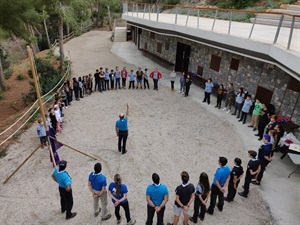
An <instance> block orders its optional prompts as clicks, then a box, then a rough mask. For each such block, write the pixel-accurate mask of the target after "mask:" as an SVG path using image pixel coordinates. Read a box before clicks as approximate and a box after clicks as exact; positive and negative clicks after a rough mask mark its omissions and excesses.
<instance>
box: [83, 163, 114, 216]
mask: <svg viewBox="0 0 300 225" xmlns="http://www.w3.org/2000/svg"><path fill="white" fill-rule="evenodd" d="M101 171H102V165H101V163H99V162H98V163H96V164H95V166H94V172H91V173H90V175H89V181H88V187H89V189H90V191H91V193H92V197H93V199H94V214H95V217H97V216H98V215H99V213H100V212H101V208H100V207H99V198H100V201H101V205H102V208H103V210H102V215H101V220H108V219H109V218H110V217H111V214H109V213H107V190H106V177H105V176H104V175H103V174H102V173H101Z"/></svg>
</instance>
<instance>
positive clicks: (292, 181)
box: [111, 42, 300, 225]
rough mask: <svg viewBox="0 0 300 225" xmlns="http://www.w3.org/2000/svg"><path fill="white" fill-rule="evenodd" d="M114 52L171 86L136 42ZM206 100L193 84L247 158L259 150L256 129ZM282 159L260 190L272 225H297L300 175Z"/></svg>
mask: <svg viewBox="0 0 300 225" xmlns="http://www.w3.org/2000/svg"><path fill="white" fill-rule="evenodd" d="M111 52H112V53H113V54H115V55H117V56H119V57H120V58H121V59H122V60H124V61H126V62H128V63H130V64H134V65H135V66H136V67H142V68H148V69H149V70H151V69H154V68H156V67H157V68H159V69H160V70H161V71H162V73H163V75H164V76H163V79H162V81H161V82H160V83H161V84H163V85H166V86H170V81H169V79H168V77H169V74H170V71H169V70H168V69H166V68H163V67H161V66H160V65H158V64H156V63H155V62H153V61H151V60H149V59H148V58H146V57H144V56H143V55H142V53H141V52H140V51H138V50H137V47H136V46H135V45H134V43H132V42H118V43H114V45H113V47H112V49H111ZM178 81H179V79H177V81H176V83H175V88H176V90H178V89H179V82H178ZM203 97H204V91H203V89H201V88H199V87H197V86H195V85H192V86H191V91H190V98H192V100H194V101H195V104H200V105H201V106H202V107H204V108H205V109H207V111H208V112H209V113H212V114H214V115H215V116H217V117H219V118H222V119H225V120H227V121H228V122H230V123H231V125H232V129H235V130H236V131H237V133H239V135H240V138H241V143H242V145H243V149H244V151H245V155H246V154H247V151H248V150H249V149H253V150H257V149H258V148H259V146H260V145H261V144H262V143H261V142H260V141H258V140H257V138H256V137H255V136H254V132H253V131H252V129H249V128H248V127H247V126H246V125H243V124H241V123H238V122H237V120H236V118H235V116H231V115H230V114H227V113H225V112H223V111H221V110H218V109H216V108H214V106H215V104H216V98H215V97H214V96H212V103H211V105H207V104H203V103H201V102H202V100H203ZM223 104H224V103H223ZM225 135H226V134H225ZM280 156H281V154H280V153H275V156H274V159H273V162H272V163H270V164H269V166H268V168H267V170H266V172H265V176H264V178H263V181H262V184H261V186H260V187H259V190H260V193H261V195H262V196H263V199H264V200H265V207H266V210H267V211H268V212H269V214H270V217H271V220H272V221H271V222H272V224H280V225H297V224H300V223H299V221H300V214H299V212H300V185H299V184H300V175H299V174H293V175H292V176H291V178H288V175H289V174H290V172H291V171H293V170H294V169H295V168H296V166H295V165H294V164H293V163H292V162H291V160H290V158H289V157H286V158H284V159H283V160H281V159H280ZM237 198H239V196H237Z"/></svg>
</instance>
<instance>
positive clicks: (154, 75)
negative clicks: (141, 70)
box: [150, 68, 162, 91]
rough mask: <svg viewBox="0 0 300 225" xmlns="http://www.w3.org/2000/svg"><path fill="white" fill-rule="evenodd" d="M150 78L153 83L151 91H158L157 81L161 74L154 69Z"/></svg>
mask: <svg viewBox="0 0 300 225" xmlns="http://www.w3.org/2000/svg"><path fill="white" fill-rule="evenodd" d="M150 78H152V79H153V83H154V88H153V90H157V91H158V80H159V79H161V78H162V74H161V72H160V71H158V69H157V68H155V70H153V71H152V72H151V73H150Z"/></svg>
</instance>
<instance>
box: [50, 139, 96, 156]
mask: <svg viewBox="0 0 300 225" xmlns="http://www.w3.org/2000/svg"><path fill="white" fill-rule="evenodd" d="M50 138H51V139H53V140H56V141H57V142H58V143H60V144H62V145H64V146H66V147H68V148H70V149H72V150H74V151H75V152H78V153H80V154H82V155H85V156H87V157H90V158H92V159H95V160H98V159H97V158H96V157H94V156H91V155H89V154H87V153H84V152H82V151H80V150H78V149H76V148H74V147H72V146H70V145H67V144H65V143H62V142H61V141H58V140H57V139H54V138H53V137H50Z"/></svg>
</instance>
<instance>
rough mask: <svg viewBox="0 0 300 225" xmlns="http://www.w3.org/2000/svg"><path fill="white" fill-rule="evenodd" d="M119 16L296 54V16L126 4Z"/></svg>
mask: <svg viewBox="0 0 300 225" xmlns="http://www.w3.org/2000/svg"><path fill="white" fill-rule="evenodd" d="M123 15H127V16H132V17H137V18H140V19H145V20H149V21H156V22H161V23H169V24H174V25H179V26H185V27H189V28H194V29H200V30H205V31H212V32H216V33H221V34H226V35H232V36H236V37H240V38H246V39H251V40H255V41H259V42H264V43H269V44H274V45H278V46H279V47H282V48H283V49H285V50H287V51H293V52H296V53H297V54H298V53H300V41H299V40H300V29H299V28H300V12H299V15H297V14H290V13H284V12H261V11H250V10H233V9H217V8H200V7H189V6H178V5H165V4H144V3H143V4H141V3H132V2H126V3H123Z"/></svg>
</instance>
